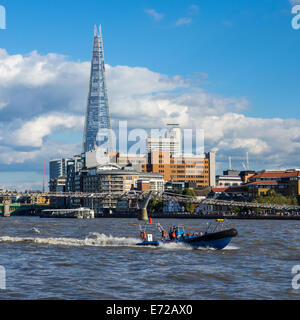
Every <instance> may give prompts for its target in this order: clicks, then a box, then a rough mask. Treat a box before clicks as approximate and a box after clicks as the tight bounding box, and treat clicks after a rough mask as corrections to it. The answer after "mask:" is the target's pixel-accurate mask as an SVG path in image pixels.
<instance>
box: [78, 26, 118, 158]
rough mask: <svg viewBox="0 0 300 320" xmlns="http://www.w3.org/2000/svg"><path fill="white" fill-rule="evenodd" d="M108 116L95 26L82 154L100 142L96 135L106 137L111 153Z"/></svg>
mask: <svg viewBox="0 0 300 320" xmlns="http://www.w3.org/2000/svg"><path fill="white" fill-rule="evenodd" d="M110 129H111V125H110V114H109V105H108V95H107V88H106V78H105V64H104V48H103V39H102V31H101V26H100V30H99V33H98V30H97V27H96V26H95V31H94V42H93V54H92V61H91V72H90V85H89V93H88V100H87V109H86V116H85V126H84V140H83V152H88V151H91V150H93V149H94V148H95V146H96V145H97V143H98V141H99V140H100V139H99V137H98V134H99V133H100V134H101V132H103V133H104V134H105V133H106V137H107V136H108V150H109V151H112V150H111V148H112V141H111V134H110V131H109V130H110Z"/></svg>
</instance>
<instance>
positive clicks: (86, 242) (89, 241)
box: [0, 232, 139, 247]
mask: <svg viewBox="0 0 300 320" xmlns="http://www.w3.org/2000/svg"><path fill="white" fill-rule="evenodd" d="M138 241H139V240H138V239H135V238H125V237H113V236H111V235H110V236H107V235H105V234H103V233H96V232H93V233H90V234H89V235H88V236H87V237H86V238H84V239H77V238H41V237H9V236H4V237H0V243H30V244H37V245H53V246H61V245H62V246H95V247H133V246H134V247H135V244H136V243H137V242H138Z"/></svg>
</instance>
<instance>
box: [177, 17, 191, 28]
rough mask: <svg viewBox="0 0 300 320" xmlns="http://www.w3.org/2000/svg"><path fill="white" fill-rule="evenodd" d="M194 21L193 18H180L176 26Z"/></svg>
mask: <svg viewBox="0 0 300 320" xmlns="http://www.w3.org/2000/svg"><path fill="white" fill-rule="evenodd" d="M191 22H192V19H191V18H180V19H178V20H177V21H176V24H175V25H176V26H182V25H187V24H190V23H191Z"/></svg>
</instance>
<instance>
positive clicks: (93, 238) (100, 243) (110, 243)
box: [0, 232, 239, 250]
mask: <svg viewBox="0 0 300 320" xmlns="http://www.w3.org/2000/svg"><path fill="white" fill-rule="evenodd" d="M139 241H140V240H139V239H136V238H126V237H113V236H112V235H109V236H107V235H105V234H104V233H97V232H92V233H89V235H88V236H87V237H86V238H84V239H78V238H64V237H62V238H42V237H10V236H3V237H0V243H20V244H22V243H25V244H36V245H53V246H77V247H78V246H94V247H137V246H136V243H138V242H139ZM148 248H157V247H155V246H148ZM159 248H161V249H164V250H195V249H193V248H192V247H190V246H187V245H186V244H184V243H178V242H173V243H160V244H159ZM237 249H239V248H238V247H235V246H233V245H228V246H227V247H225V248H224V249H223V250H237ZM197 250H215V249H212V248H198V249H197Z"/></svg>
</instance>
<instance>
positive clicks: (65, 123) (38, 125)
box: [12, 113, 84, 147]
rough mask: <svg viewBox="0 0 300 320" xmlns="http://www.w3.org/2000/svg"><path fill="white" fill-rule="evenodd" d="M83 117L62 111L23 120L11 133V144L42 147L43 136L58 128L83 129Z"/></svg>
mask: <svg viewBox="0 0 300 320" xmlns="http://www.w3.org/2000/svg"><path fill="white" fill-rule="evenodd" d="M83 120H84V119H83V117H80V116H72V115H68V114H64V113H55V114H47V115H43V116H40V117H36V118H35V119H33V120H31V121H28V122H25V123H24V124H23V125H22V127H21V128H19V129H17V130H16V131H15V132H14V133H13V135H12V138H13V141H12V144H15V145H18V146H32V147H42V145H43V138H44V137H46V136H49V135H50V134H51V133H52V132H54V131H58V129H61V128H66V129H77V130H78V129H81V130H82V129H83Z"/></svg>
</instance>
